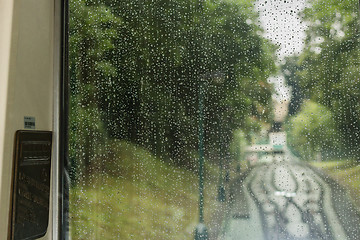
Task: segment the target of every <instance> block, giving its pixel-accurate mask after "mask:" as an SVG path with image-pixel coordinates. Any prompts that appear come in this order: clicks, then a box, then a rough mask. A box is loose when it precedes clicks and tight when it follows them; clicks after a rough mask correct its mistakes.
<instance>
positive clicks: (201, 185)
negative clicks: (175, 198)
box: [199, 81, 204, 223]
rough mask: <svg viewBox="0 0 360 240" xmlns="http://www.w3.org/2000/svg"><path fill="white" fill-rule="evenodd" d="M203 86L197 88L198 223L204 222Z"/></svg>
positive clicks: (201, 84)
mask: <svg viewBox="0 0 360 240" xmlns="http://www.w3.org/2000/svg"><path fill="white" fill-rule="evenodd" d="M203 88H204V86H203V81H201V82H200V88H199V194H200V195H199V222H200V223H203V222H204V105H203V104H204V103H203V101H204V99H203V98H204V93H203V91H204V89H203Z"/></svg>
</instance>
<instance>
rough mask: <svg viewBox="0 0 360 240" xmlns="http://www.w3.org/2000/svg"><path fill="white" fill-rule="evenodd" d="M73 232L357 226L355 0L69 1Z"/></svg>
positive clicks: (255, 234)
mask: <svg viewBox="0 0 360 240" xmlns="http://www.w3.org/2000/svg"><path fill="white" fill-rule="evenodd" d="M69 4H70V14H69V16H70V17H69V25H70V28H69V62H70V64H69V65H70V68H69V76H70V116H69V122H70V124H69V132H70V139H69V143H70V146H69V148H70V151H69V160H70V169H69V174H70V179H71V184H70V194H69V196H70V197H69V200H70V206H69V208H70V214H69V216H70V217H69V221H70V236H71V239H181V240H183V239H199V240H200V239H219V240H220V239H254V240H257V239H259V240H262V239H265V240H270V239H271V240H272V239H274V240H275V239H281V240H282V239H289V240H308V239H315V240H317V239H330V240H332V239H339V240H345V239H349V240H352V239H359V238H360V232H359V231H360V230H359V227H358V226H359V225H360V217H359V211H358V210H359V209H360V208H359V207H360V198H359V193H360V187H359V186H360V167H359V161H360V159H359V156H360V150H359V149H360V148H359V144H360V79H359V78H360V71H359V70H360V56H359V55H360V45H359V37H360V36H359V33H360V20H359V2H357V1H356V0H343V1H335V0H331V1H330V0H308V1H306V0H284V1H278V0H266V1H265V0H258V1H248V0H222V1H220V0H151V1H144V0H131V1H130V0H119V1H109V0H70V3H69Z"/></svg>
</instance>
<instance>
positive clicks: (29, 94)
mask: <svg viewBox="0 0 360 240" xmlns="http://www.w3.org/2000/svg"><path fill="white" fill-rule="evenodd" d="M0 2H1V3H0V31H1V33H2V34H1V35H2V36H1V37H0V39H1V40H0V41H1V42H0V55H1V61H2V62H1V63H5V64H4V65H2V64H0V70H1V71H0V74H1V75H0V81H1V82H0V83H1V88H0V111H1V112H0V118H3V119H0V154H1V155H0V156H1V159H0V161H1V162H0V181H1V182H0V185H1V188H0V212H1V213H2V214H0V232H1V233H5V232H7V229H8V214H3V213H8V211H9V206H10V188H11V171H12V164H13V163H12V159H13V156H12V155H13V142H14V135H15V132H16V130H19V129H24V116H31V117H35V121H36V130H53V76H54V71H53V69H54V67H53V65H54V64H53V63H54V61H53V54H54V51H53V49H54V30H53V29H54V1H49V0H16V1H9V0H0ZM12 3H13V5H12ZM11 15H12V16H11ZM3 20H5V21H6V23H4V22H3ZM10 31H11V34H10ZM3 33H8V34H3ZM9 41H10V42H9ZM9 45H10V51H9V52H8V50H9ZM7 53H8V54H7ZM6 54H7V56H8V57H7V56H6ZM4 113H5V114H4ZM4 118H5V119H4ZM50 202H51V199H50ZM50 212H51V210H50ZM49 226H51V218H50V222H49ZM1 235H2V236H4V235H3V234H1ZM49 237H50V236H47V237H45V238H46V239H48V238H49Z"/></svg>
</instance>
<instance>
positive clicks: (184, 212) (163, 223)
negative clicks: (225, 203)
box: [70, 140, 219, 240]
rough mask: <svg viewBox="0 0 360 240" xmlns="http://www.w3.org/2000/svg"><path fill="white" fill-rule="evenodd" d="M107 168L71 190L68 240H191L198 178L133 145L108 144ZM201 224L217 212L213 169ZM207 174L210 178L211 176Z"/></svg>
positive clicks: (113, 142)
mask: <svg viewBox="0 0 360 240" xmlns="http://www.w3.org/2000/svg"><path fill="white" fill-rule="evenodd" d="M104 159H107V163H106V164H105V165H104V169H103V171H101V172H96V173H94V174H93V175H92V176H91V178H90V179H88V180H89V183H88V184H84V182H82V183H83V184H78V185H76V186H74V187H73V188H71V190H70V202H71V205H70V207H71V211H70V213H71V214H70V219H71V221H70V229H71V238H72V239H104V240H107V239H109V240H112V239H121V240H125V239H131V240H136V239H139V240H142V239H169V240H173V239H179V240H183V239H191V238H192V237H193V231H194V228H195V225H196V222H197V218H198V215H197V209H198V194H197V184H194V183H197V181H198V179H197V174H195V173H194V172H192V171H189V170H185V169H183V168H179V167H175V166H173V165H171V164H168V163H166V162H164V161H162V160H161V159H159V158H156V157H155V156H154V155H152V154H151V153H150V152H149V151H147V150H146V149H144V148H141V147H138V146H136V145H134V144H131V143H128V142H124V141H117V140H110V141H109V142H108V143H107V144H106V156H104ZM206 173H209V174H206V188H205V204H206V212H205V218H206V221H207V222H210V220H211V217H212V214H213V213H214V212H215V211H216V210H217V209H216V208H217V206H218V205H217V202H216V199H215V198H214V197H213V196H214V195H215V194H216V190H217V187H216V186H217V178H216V176H218V174H219V173H218V168H217V167H214V166H211V165H210V164H207V169H206ZM210 173H211V174H210Z"/></svg>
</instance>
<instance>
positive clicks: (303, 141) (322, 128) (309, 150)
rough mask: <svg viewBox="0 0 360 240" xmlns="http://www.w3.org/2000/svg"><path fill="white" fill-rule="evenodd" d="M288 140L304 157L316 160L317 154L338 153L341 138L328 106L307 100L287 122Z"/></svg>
mask: <svg viewBox="0 0 360 240" xmlns="http://www.w3.org/2000/svg"><path fill="white" fill-rule="evenodd" d="M286 129H287V132H288V136H289V137H288V140H289V144H290V146H292V147H293V148H294V149H295V150H296V151H297V152H298V153H300V155H301V156H302V157H303V159H305V160H307V161H311V160H314V158H315V154H317V153H323V155H324V156H325V155H333V154H334V153H338V152H339V149H340V146H341V139H340V138H339V134H338V131H337V128H336V121H335V119H334V118H333V114H332V112H331V111H329V110H328V109H327V108H326V107H324V106H322V105H320V104H318V103H315V102H312V101H306V102H305V103H304V104H303V105H302V107H301V111H300V112H299V113H298V114H297V115H296V116H294V117H292V118H291V119H290V121H289V122H288V123H287V124H286Z"/></svg>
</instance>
